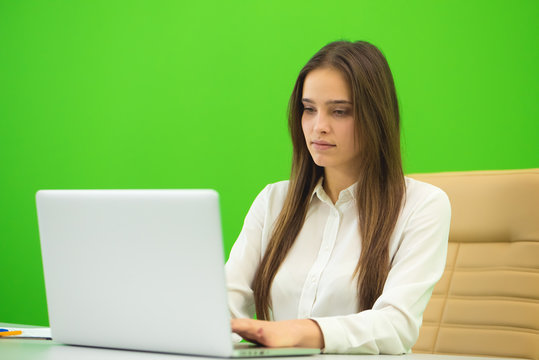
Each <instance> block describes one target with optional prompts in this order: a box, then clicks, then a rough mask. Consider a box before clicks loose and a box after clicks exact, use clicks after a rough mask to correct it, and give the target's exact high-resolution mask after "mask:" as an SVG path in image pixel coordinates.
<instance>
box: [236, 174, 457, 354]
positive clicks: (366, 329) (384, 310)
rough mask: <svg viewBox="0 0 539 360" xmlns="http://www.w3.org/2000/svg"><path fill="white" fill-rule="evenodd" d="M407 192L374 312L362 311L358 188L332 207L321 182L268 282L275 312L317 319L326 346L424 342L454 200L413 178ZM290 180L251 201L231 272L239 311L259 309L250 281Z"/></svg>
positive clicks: (361, 348)
mask: <svg viewBox="0 0 539 360" xmlns="http://www.w3.org/2000/svg"><path fill="white" fill-rule="evenodd" d="M405 181H406V198H405V203H404V205H403V207H402V210H401V213H400V215H399V218H398V220H397V223H396V226H395V230H394V232H393V234H392V236H391V239H390V242H389V254H390V261H391V270H390V272H389V274H388V277H387V280H386V283H385V286H384V289H383V293H382V295H381V296H380V297H379V298H378V299H377V300H376V302H375V304H374V306H373V308H372V309H371V310H366V311H362V312H358V309H359V304H358V298H357V275H356V277H354V278H352V274H353V273H354V270H355V268H356V265H357V261H358V259H359V255H360V252H361V236H360V234H359V229H358V213H357V208H356V206H355V199H354V198H355V191H354V190H355V186H356V185H352V186H351V187H349V188H347V189H345V190H343V191H341V193H340V194H339V198H338V200H337V202H336V204H335V205H334V204H333V203H332V201H331V200H330V198H329V197H328V195H327V194H326V192H325V191H324V189H323V187H322V180H321V181H319V183H318V185H317V186H316V188H315V190H314V191H313V195H312V197H311V201H310V205H309V208H308V210H307V216H306V219H305V223H304V225H303V228H302V229H301V231H300V233H299V234H298V237H297V238H296V241H295V243H294V245H293V246H292V248H291V249H290V252H289V253H288V255H287V257H286V258H285V260H284V262H283V263H282V265H281V267H280V268H279V270H278V272H277V274H276V276H275V279H274V281H273V284H272V287H271V298H270V304H271V314H272V319H273V320H287V319H313V320H315V321H316V322H317V323H318V325H319V326H320V328H321V330H322V333H323V336H324V343H325V348H324V352H325V353H358V354H359V353H361V354H380V353H382V354H402V353H408V352H410V349H411V348H412V346H413V345H414V343H415V341H416V340H417V337H418V333H419V328H420V326H421V322H422V316H423V311H424V310H425V307H426V306H427V303H428V301H429V299H430V296H431V294H432V290H433V287H434V285H435V284H436V282H437V281H438V280H439V279H440V277H441V276H442V273H443V271H444V267H445V259H446V253H447V241H448V235H449V221H450V217H451V208H450V204H449V199H448V198H447V195H446V194H445V193H444V192H443V191H442V190H440V189H439V188H437V187H435V186H433V185H430V184H427V183H423V182H420V181H417V180H414V179H411V178H408V177H406V178H405ZM287 189H288V181H281V182H278V183H275V184H270V185H268V186H266V188H264V190H262V192H261V193H260V194H259V195H258V196H257V197H256V199H255V201H254V202H253V204H252V206H251V208H250V210H249V212H248V214H247V216H246V218H245V223H244V226H243V229H242V231H241V233H240V235H239V237H238V239H237V240H236V243H235V244H234V246H233V248H232V251H231V253H230V257H229V260H228V262H227V263H226V275H227V285H228V296H229V307H230V311H231V314H232V316H233V317H235V318H252V317H253V315H254V314H255V307H254V297H253V291H252V289H251V284H252V282H253V279H254V275H255V272H256V269H257V267H258V265H259V263H260V262H261V260H262V257H263V255H264V252H265V250H266V247H267V245H268V242H269V238H270V235H271V232H272V230H273V226H274V223H275V221H276V219H277V217H278V215H279V212H280V211H281V208H282V206H283V203H284V199H285V196H286V192H287Z"/></svg>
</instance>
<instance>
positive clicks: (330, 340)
mask: <svg viewBox="0 0 539 360" xmlns="http://www.w3.org/2000/svg"><path fill="white" fill-rule="evenodd" d="M311 320H313V321H316V323H317V324H318V326H319V327H320V330H322V335H323V336H324V348H323V349H322V352H323V353H324V354H339V353H340V354H342V353H345V352H346V351H347V350H348V348H349V347H350V345H349V344H348V340H347V334H346V330H345V329H344V328H343V327H342V325H341V323H340V321H339V320H338V319H336V318H334V317H326V318H311Z"/></svg>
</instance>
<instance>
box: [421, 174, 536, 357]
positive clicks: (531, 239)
mask: <svg viewBox="0 0 539 360" xmlns="http://www.w3.org/2000/svg"><path fill="white" fill-rule="evenodd" d="M410 177H413V178H415V179H418V180H421V181H424V182H428V183H431V184H433V185H435V186H438V187H439V188H441V189H443V190H444V191H445V192H446V193H447V195H448V196H449V199H450V201H451V209H452V216H451V229H450V233H449V249H448V255H447V265H446V269H445V273H444V275H443V277H442V279H441V280H440V281H439V283H438V284H437V285H436V287H435V288H434V292H433V295H432V298H431V300H430V302H429V304H428V306H427V309H426V310H425V313H424V318H423V326H422V328H421V330H420V335H419V339H418V341H417V343H416V345H415V346H414V348H413V352H416V353H422V352H423V353H437V354H459V355H487V356H503V357H516V358H525V359H539V169H530V170H508V171H473V172H450V173H438V174H414V175H410Z"/></svg>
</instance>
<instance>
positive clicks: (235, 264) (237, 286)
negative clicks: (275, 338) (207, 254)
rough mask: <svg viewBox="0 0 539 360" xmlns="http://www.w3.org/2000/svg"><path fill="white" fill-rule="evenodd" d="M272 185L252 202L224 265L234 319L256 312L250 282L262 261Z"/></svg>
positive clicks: (230, 307) (229, 304)
mask: <svg viewBox="0 0 539 360" xmlns="http://www.w3.org/2000/svg"><path fill="white" fill-rule="evenodd" d="M269 187H270V185H268V186H266V187H265V188H264V190H262V191H261V192H260V194H258V196H257V197H256V199H255V201H254V202H253V204H252V205H251V208H250V209H249V212H248V213H247V216H246V217H245V221H244V224H243V228H242V230H241V232H240V235H239V236H238V238H237V239H236V242H235V243H234V246H233V247H232V250H231V251H230V256H229V258H228V261H227V263H226V265H225V273H226V278H227V288H228V306H229V309H230V313H231V316H232V318H252V317H253V316H254V314H255V306H254V296H253V290H252V289H251V284H252V282H253V279H254V275H255V272H256V269H257V268H258V264H259V263H260V261H261V255H260V254H261V243H262V233H263V229H264V221H265V213H266V207H267V197H268V191H269Z"/></svg>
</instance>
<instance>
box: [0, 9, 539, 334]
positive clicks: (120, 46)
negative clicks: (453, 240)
mask: <svg viewBox="0 0 539 360" xmlns="http://www.w3.org/2000/svg"><path fill="white" fill-rule="evenodd" d="M538 5H539V2H537V1H535V0H530V1H492V0H488V1H486V0H485V1H469V0H459V1H438V0H437V1H432V0H426V1H372V0H368V1H365V0H361V1H360V0H351V1H340V2H339V1H331V2H330V1H327V0H325V1H312V0H311V1H294V0H286V1H283V0H279V1H275V0H273V1H242V0H231V1H201V2H196V1H191V2H183V1H161V0H159V1H156V0H148V1H133V0H125V1H114V0H105V1H94V0H92V1H90V0H88V1H71V0H69V1H68V0H66V1H43V0H41V1H24V0H21V1H8V0H0V267H1V268H0V322H16V323H28V324H41V325H46V324H48V318H47V310H46V300H45V292H44V284H43V274H42V264H41V255H40V245H39V237H38V231H37V220H36V213H35V203H34V194H35V192H36V191H37V190H38V189H72V188H82V189H86V188H214V189H217V190H218V191H219V192H220V193H221V208H222V213H223V215H222V216H223V230H224V239H225V247H226V251H227V253H228V251H229V249H230V247H231V245H232V243H233V242H234V240H235V237H236V236H237V234H238V233H239V231H240V229H241V226H242V222H243V218H244V216H245V213H246V211H247V210H248V208H249V206H250V204H251V202H252V200H253V199H254V197H255V196H256V194H257V193H258V192H259V191H260V190H261V189H262V188H263V187H264V186H265V185H266V184H267V183H269V182H275V181H279V180H282V179H286V178H287V177H288V174H289V167H290V155H291V146H290V142H289V139H288V134H287V127H286V106H287V102H288V98H289V96H290V93H291V91H292V88H293V84H294V81H295V78H296V76H297V74H298V72H299V70H300V68H301V67H302V66H303V65H304V64H305V62H306V61H307V60H308V59H309V58H310V57H311V56H312V55H313V54H314V53H315V52H316V51H317V50H318V49H319V48H320V47H322V46H323V45H325V44H326V43H328V42H330V41H333V40H338V39H347V40H367V41H370V42H372V43H373V44H375V45H377V46H378V47H379V48H380V49H381V50H382V52H383V53H384V54H385V55H386V57H387V59H388V62H389V64H390V67H391V68H392V71H393V74H394V77H395V83H396V87H397V93H398V96H399V104H400V107H401V116H402V122H403V135H402V138H403V156H404V164H405V170H406V172H407V173H413V172H439V171H455V170H486V169H516V168H532V167H539V141H538V140H537V139H538V134H539V124H538V119H539V117H538V106H537V95H538V91H537V90H538V81H537V80H538V78H539V77H538V75H539V74H538V70H537V69H538V68H537V64H538V63H539V59H538V39H539V36H538V35H539V34H538V27H537V18H539V16H538V15H539V14H538Z"/></svg>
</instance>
